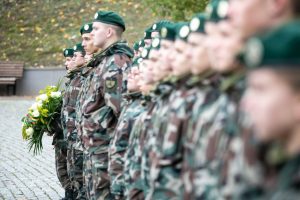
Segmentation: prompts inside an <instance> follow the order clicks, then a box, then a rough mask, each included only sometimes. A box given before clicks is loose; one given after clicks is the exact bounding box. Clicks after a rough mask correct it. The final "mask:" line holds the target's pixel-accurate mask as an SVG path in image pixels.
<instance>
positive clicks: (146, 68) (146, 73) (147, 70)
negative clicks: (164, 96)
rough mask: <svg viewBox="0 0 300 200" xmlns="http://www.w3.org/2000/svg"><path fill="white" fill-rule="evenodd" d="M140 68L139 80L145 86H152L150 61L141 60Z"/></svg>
mask: <svg viewBox="0 0 300 200" xmlns="http://www.w3.org/2000/svg"><path fill="white" fill-rule="evenodd" d="M140 66H141V76H142V77H141V78H142V79H143V82H144V83H145V84H152V83H153V82H154V80H153V65H152V62H151V61H150V60H143V62H142V63H141V64H140Z"/></svg>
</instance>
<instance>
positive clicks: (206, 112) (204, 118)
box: [181, 73, 221, 199]
mask: <svg viewBox="0 0 300 200" xmlns="http://www.w3.org/2000/svg"><path fill="white" fill-rule="evenodd" d="M192 82H194V87H195V88H196V89H197V92H196V94H195V99H196V100H195V102H194V103H193V105H192V111H191V113H190V119H189V120H188V122H187V128H186V134H185V135H184V137H183V166H182V171H181V173H182V174H181V177H182V180H183V186H184V192H183V198H184V199H196V197H198V198H200V199H201V197H202V198H203V199H209V198H207V196H204V195H203V194H204V188H203V187H202V186H201V185H200V184H198V182H197V181H198V180H200V183H202V182H201V181H210V180H209V179H206V178H205V177H204V175H202V174H198V170H199V169H202V168H205V167H206V166H205V164H206V162H205V161H206V155H205V154H206V153H205V151H204V150H205V148H206V147H207V135H208V128H209V127H211V125H212V124H213V122H214V121H215V117H216V114H217V111H218V109H219V107H220V103H221V102H220V101H218V98H219V96H220V92H219V89H218V87H219V76H218V75H214V74H211V73H208V74H205V75H203V78H199V79H198V80H197V78H196V79H195V80H194V81H193V80H191V83H192ZM191 85H193V84H191ZM203 177H204V178H203Z"/></svg>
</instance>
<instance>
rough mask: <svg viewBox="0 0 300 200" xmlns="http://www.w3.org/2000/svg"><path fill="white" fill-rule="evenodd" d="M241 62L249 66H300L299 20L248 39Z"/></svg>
mask: <svg viewBox="0 0 300 200" xmlns="http://www.w3.org/2000/svg"><path fill="white" fill-rule="evenodd" d="M242 62H243V64H245V65H246V66H247V67H249V68H256V67H266V66H267V67H272V68H276V67H294V68H295V67H298V68H300V21H294V22H291V23H288V24H286V25H284V26H282V27H280V28H278V29H276V30H273V31H271V32H269V33H267V34H265V35H262V36H258V37H253V38H251V39H249V41H248V42H247V44H246V48H245V50H244V53H243V54H242Z"/></svg>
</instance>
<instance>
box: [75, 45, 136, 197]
mask: <svg viewBox="0 0 300 200" xmlns="http://www.w3.org/2000/svg"><path fill="white" fill-rule="evenodd" d="M131 57H132V51H131V49H130V48H129V47H128V46H127V45H126V44H125V43H124V42H117V43H115V44H113V45H111V46H110V47H108V48H107V49H106V50H104V51H102V52H100V53H99V54H98V55H97V56H96V60H97V62H98V63H99V64H98V66H97V67H96V68H95V69H94V70H93V72H92V73H91V75H90V76H89V77H88V78H87V80H88V81H87V83H88V84H85V85H84V87H85V88H83V91H85V94H84V96H81V98H83V99H84V100H83V102H82V104H81V107H80V108H79V109H81V112H80V113H81V116H80V120H79V129H80V131H81V133H82V135H81V139H82V143H83V147H84V149H85V151H87V153H88V155H89V156H88V157H87V158H88V159H89V162H90V163H91V165H92V170H91V177H92V179H91V180H92V183H86V184H87V185H88V186H92V188H89V187H88V191H87V192H88V193H89V195H88V196H90V197H91V199H99V198H100V199H111V198H112V195H111V193H110V179H109V175H108V171H107V168H108V148H109V143H110V140H111V138H112V137H113V130H114V128H115V126H116V123H117V120H118V117H119V114H120V112H121V111H120V103H121V95H122V92H123V91H124V88H123V87H124V83H123V81H125V80H123V76H122V74H123V71H124V70H125V69H127V68H128V66H129V65H131V60H130V58H131ZM88 172H90V171H88ZM85 175H86V174H85ZM87 176H88V177H90V175H87ZM88 180H89V181H90V179H88Z"/></svg>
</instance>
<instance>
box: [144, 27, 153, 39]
mask: <svg viewBox="0 0 300 200" xmlns="http://www.w3.org/2000/svg"><path fill="white" fill-rule="evenodd" d="M151 33H152V31H151V28H148V29H146V30H145V32H144V39H145V40H147V39H152V37H151Z"/></svg>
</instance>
